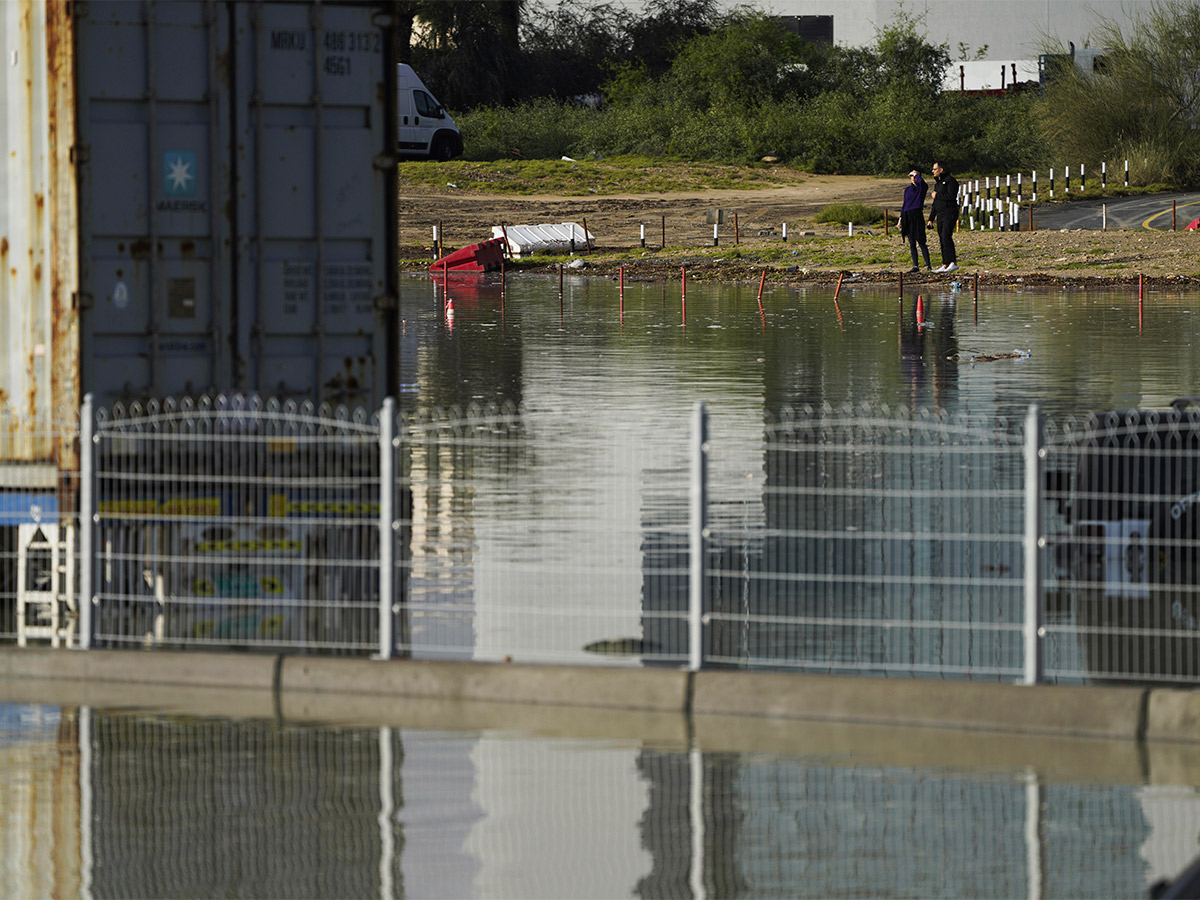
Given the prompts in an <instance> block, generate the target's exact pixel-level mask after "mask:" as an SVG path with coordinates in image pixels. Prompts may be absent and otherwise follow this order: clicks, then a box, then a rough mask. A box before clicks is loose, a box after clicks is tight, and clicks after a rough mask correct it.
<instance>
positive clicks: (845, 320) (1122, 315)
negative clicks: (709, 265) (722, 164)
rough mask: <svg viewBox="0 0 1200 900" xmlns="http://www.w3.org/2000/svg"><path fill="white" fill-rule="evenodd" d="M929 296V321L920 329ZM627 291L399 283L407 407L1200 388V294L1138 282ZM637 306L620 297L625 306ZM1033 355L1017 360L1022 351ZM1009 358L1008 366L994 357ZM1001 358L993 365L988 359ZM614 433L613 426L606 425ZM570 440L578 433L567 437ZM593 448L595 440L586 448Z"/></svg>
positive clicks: (765, 406)
mask: <svg viewBox="0 0 1200 900" xmlns="http://www.w3.org/2000/svg"><path fill="white" fill-rule="evenodd" d="M918 292H919V293H921V294H922V312H923V314H924V319H925V322H926V324H925V325H924V326H923V327H918V323H917V322H916V305H917V304H916V298H917V294H918ZM834 294H835V289H834V288H832V287H812V288H785V287H774V286H766V287H765V288H764V290H763V293H762V297H761V306H760V303H759V299H758V287H757V286H756V285H718V284H707V283H702V282H698V281H696V280H695V279H694V278H690V279H688V281H687V284H686V297H685V296H684V290H683V280H682V278H681V279H680V280H678V281H672V282H669V283H665V282H654V283H627V284H626V285H625V287H624V291H623V293H622V291H621V290H620V287H619V285H618V284H617V283H615V282H613V281H611V280H609V279H605V278H595V277H591V278H589V277H585V276H572V275H566V276H564V277H563V290H562V293H561V299H560V294H559V289H558V279H557V277H555V276H523V277H521V278H509V279H508V280H507V284H506V285H505V286H504V288H503V290H502V286H501V283H500V279H499V277H498V276H496V275H480V276H458V277H457V278H456V277H454V276H452V277H451V279H450V282H449V290H448V295H449V298H450V299H451V300H452V301H453V304H452V305H453V312H452V314H447V312H446V305H445V302H444V300H445V297H446V292H444V291H443V290H442V288H441V287H440V285H439V284H438V282H437V281H436V280H434V279H429V278H425V279H420V278H407V279H405V280H404V281H403V286H402V292H401V296H402V298H403V299H402V301H401V317H402V319H403V325H402V337H401V373H400V381H401V406H402V407H404V408H409V409H413V408H426V409H433V408H449V407H452V406H459V407H466V406H467V405H468V404H470V403H473V402H474V403H488V402H497V403H503V402H511V403H523V404H525V405H526V406H527V407H530V408H535V409H536V408H554V409H558V410H561V411H562V412H563V414H564V415H568V416H569V415H570V414H571V412H572V411H573V410H581V409H582V410H586V412H587V413H588V415H589V417H593V418H601V419H602V420H603V421H604V422H605V423H606V424H616V420H617V419H618V418H619V417H623V418H625V419H627V420H631V421H632V420H638V419H641V418H643V417H652V418H659V417H667V418H673V417H676V416H679V415H686V412H687V411H688V410H689V409H690V408H691V405H692V404H693V403H694V402H695V401H697V400H703V401H705V402H706V403H707V404H708V405H709V406H710V407H711V408H712V411H713V414H714V416H720V415H721V414H727V415H730V416H753V417H754V418H755V419H756V420H757V421H759V422H760V423H761V421H762V418H763V414H764V413H775V414H777V413H778V411H779V410H780V409H781V408H783V407H785V406H793V407H800V406H804V405H806V404H807V405H811V406H819V405H820V404H822V403H828V404H831V405H833V406H839V405H841V404H845V403H852V404H854V405H856V406H858V405H862V404H872V405H877V404H887V405H889V406H906V407H910V408H921V409H940V410H945V411H946V412H950V413H974V414H997V415H1005V416H1009V417H1017V418H1020V417H1023V416H1024V415H1025V412H1026V410H1027V408H1028V406H1029V404H1031V403H1038V404H1040V405H1041V406H1042V408H1043V410H1044V411H1045V412H1046V413H1047V414H1048V415H1050V416H1061V415H1081V414H1083V415H1086V414H1087V413H1088V412H1091V411H1094V410H1100V409H1113V408H1128V407H1136V406H1165V405H1166V404H1168V403H1170V402H1171V401H1172V400H1174V399H1175V398H1176V397H1180V396H1187V395H1190V394H1193V393H1200V391H1198V390H1197V387H1198V381H1200V379H1198V375H1200V360H1197V357H1196V355H1195V353H1194V352H1193V350H1192V343H1193V338H1194V337H1195V334H1196V331H1197V327H1198V325H1197V320H1196V316H1197V314H1198V313H1197V309H1198V307H1200V297H1198V296H1197V295H1196V294H1195V293H1194V292H1193V293H1181V292H1168V291H1150V290H1147V291H1146V292H1145V294H1144V298H1143V300H1142V302H1141V303H1139V298H1138V288H1137V286H1136V285H1132V286H1129V285H1126V286H1123V287H1118V288H1111V289H1108V288H1106V289H1103V290H1082V289H1079V288H1074V287H1070V288H1061V289H1057V290H1056V289H1046V288H1023V287H1021V286H1019V285H1018V286H1010V287H1004V288H992V289H988V288H980V289H979V293H978V299H976V294H975V291H974V284H973V282H972V280H971V279H970V278H969V277H967V276H964V277H962V278H960V279H957V280H955V279H953V278H952V277H950V276H947V278H946V279H945V280H943V281H940V282H937V283H936V284H929V285H924V286H921V287H920V288H919V289H918V290H913V289H912V288H911V287H907V288H906V289H905V299H904V302H903V304H901V303H900V301H899V291H898V285H895V284H893V285H860V284H858V283H856V282H855V281H854V280H853V279H851V280H847V281H846V282H845V283H844V284H843V286H842V288H841V291H840V294H839V295H838V297H837V299H836V300H835V298H834ZM622 296H623V299H622ZM1014 352H1015V353H1018V354H1020V355H1024V354H1028V358H1009V357H1011V356H1012V355H1013V354H1014ZM997 356H1000V357H1002V358H999V359H996V358H995V357H997ZM985 359H986V360H989V361H984V360H985ZM610 420H611V421H610ZM564 430H565V429H564ZM585 437H586V436H585Z"/></svg>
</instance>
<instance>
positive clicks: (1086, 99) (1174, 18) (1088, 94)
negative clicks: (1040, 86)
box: [1037, 0, 1200, 184]
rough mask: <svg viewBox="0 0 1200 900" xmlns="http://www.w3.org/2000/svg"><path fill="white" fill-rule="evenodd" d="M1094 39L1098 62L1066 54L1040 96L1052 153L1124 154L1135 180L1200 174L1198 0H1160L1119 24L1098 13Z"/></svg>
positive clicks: (1113, 157)
mask: <svg viewBox="0 0 1200 900" xmlns="http://www.w3.org/2000/svg"><path fill="white" fill-rule="evenodd" d="M1092 43H1093V44H1094V45H1096V46H1099V47H1102V48H1104V49H1105V51H1106V52H1105V54H1104V56H1103V57H1102V58H1101V60H1102V61H1101V62H1100V64H1099V65H1098V67H1097V70H1096V71H1084V70H1083V69H1081V68H1079V67H1078V66H1076V65H1074V64H1072V63H1071V62H1070V61H1069V58H1068V61H1067V63H1066V64H1065V65H1060V66H1058V67H1057V68H1056V69H1055V71H1054V74H1055V77H1054V78H1053V80H1052V81H1051V82H1050V83H1049V84H1048V85H1047V86H1046V89H1045V92H1044V95H1043V98H1042V100H1041V102H1040V103H1039V104H1038V108H1037V114H1038V122H1039V125H1040V127H1041V130H1042V134H1043V136H1044V138H1045V140H1046V142H1047V144H1048V145H1049V147H1050V149H1051V150H1052V152H1053V153H1054V154H1055V156H1056V158H1058V159H1063V160H1070V161H1072V162H1075V161H1078V162H1082V163H1089V164H1096V163H1099V162H1102V161H1114V162H1115V161H1117V160H1123V159H1128V160H1129V162H1130V176H1131V179H1132V180H1133V181H1135V182H1136V183H1140V184H1146V183H1150V182H1156V181H1167V182H1179V183H1184V184H1194V183H1196V182H1197V181H1198V180H1200V162H1198V159H1200V130H1198V129H1200V2H1197V0H1160V2H1155V3H1153V4H1152V5H1151V6H1150V7H1149V9H1148V11H1146V12H1144V13H1142V14H1140V15H1139V14H1133V15H1131V16H1130V18H1129V21H1128V22H1127V23H1125V24H1124V25H1122V24H1121V23H1119V22H1117V21H1115V20H1112V19H1100V20H1099V23H1098V26H1097V28H1096V29H1095V30H1094V31H1093V32H1092ZM1045 49H1046V50H1047V51H1048V52H1049V51H1055V50H1057V51H1059V53H1058V57H1059V58H1060V59H1063V58H1066V57H1065V54H1063V53H1062V52H1061V51H1062V48H1056V47H1047V48H1045Z"/></svg>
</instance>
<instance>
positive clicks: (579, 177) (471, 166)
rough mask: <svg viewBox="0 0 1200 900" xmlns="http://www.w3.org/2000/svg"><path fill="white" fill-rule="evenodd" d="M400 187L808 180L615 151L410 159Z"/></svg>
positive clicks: (566, 191) (642, 189) (584, 188)
mask: <svg viewBox="0 0 1200 900" xmlns="http://www.w3.org/2000/svg"><path fill="white" fill-rule="evenodd" d="M396 171H397V178H398V181H399V189H400V192H401V193H403V192H404V190H405V188H422V189H433V190H436V191H441V192H452V191H455V190H458V191H464V192H468V193H472V194H501V195H512V196H520V195H528V194H556V195H559V196H563V197H582V196H587V195H588V194H596V195H598V196H604V195H606V194H628V193H655V192H660V191H696V190H723V189H739V190H745V189H754V188H770V187H775V186H778V185H785V184H795V183H797V182H802V181H805V180H807V179H808V177H809V176H808V175H807V174H806V173H805V172H802V171H801V170H799V169H793V168H790V167H787V166H754V165H752V166H734V165H723V164H720V163H708V162H700V163H695V162H686V161H681V160H666V159H651V158H649V157H644V156H614V157H608V158H605V159H581V160H572V161H567V160H562V159H518V160H496V161H494V162H473V161H470V160H461V159H460V160H452V161H451V162H433V161H430V160H406V161H404V162H400V163H398V164H397V166H396Z"/></svg>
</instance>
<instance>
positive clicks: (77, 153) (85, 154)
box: [68, 144, 92, 166]
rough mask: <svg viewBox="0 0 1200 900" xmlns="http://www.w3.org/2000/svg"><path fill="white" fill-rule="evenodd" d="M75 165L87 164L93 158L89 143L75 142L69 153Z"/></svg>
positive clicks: (72, 163)
mask: <svg viewBox="0 0 1200 900" xmlns="http://www.w3.org/2000/svg"><path fill="white" fill-rule="evenodd" d="M68 156H69V157H70V159H71V165H73V166H86V165H87V164H88V163H89V162H90V161H91V159H92V151H91V148H90V147H89V146H88V145H87V144H74V145H72V146H71V151H70V153H69V154H68Z"/></svg>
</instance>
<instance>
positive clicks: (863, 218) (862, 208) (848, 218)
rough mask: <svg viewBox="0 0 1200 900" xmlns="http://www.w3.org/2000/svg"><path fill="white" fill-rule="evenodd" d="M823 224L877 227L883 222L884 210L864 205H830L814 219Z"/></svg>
mask: <svg viewBox="0 0 1200 900" xmlns="http://www.w3.org/2000/svg"><path fill="white" fill-rule="evenodd" d="M814 218H815V219H816V221H818V222H821V223H823V224H829V223H831V222H836V223H838V224H840V225H849V224H850V223H851V222H853V223H854V224H855V225H875V224H878V223H880V222H882V221H883V210H882V209H880V208H879V207H878V206H867V205H866V204H864V203H830V204H829V205H828V206H826V207H825V208H824V209H822V210H821V211H820V212H818V213H817V214H816V216H815V217H814Z"/></svg>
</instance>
